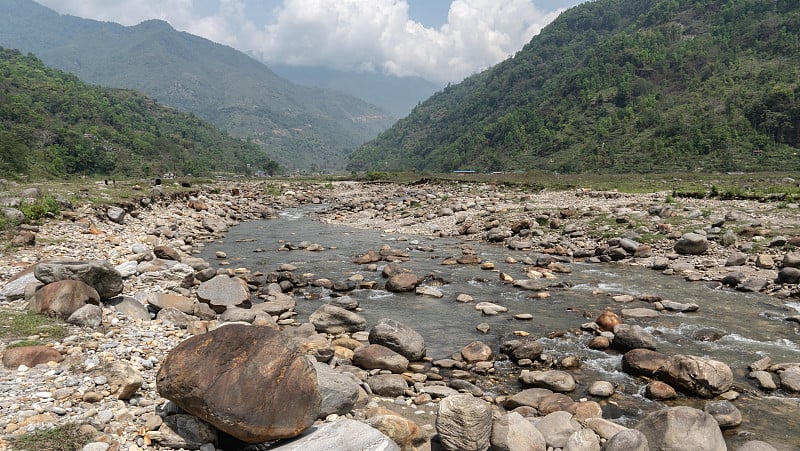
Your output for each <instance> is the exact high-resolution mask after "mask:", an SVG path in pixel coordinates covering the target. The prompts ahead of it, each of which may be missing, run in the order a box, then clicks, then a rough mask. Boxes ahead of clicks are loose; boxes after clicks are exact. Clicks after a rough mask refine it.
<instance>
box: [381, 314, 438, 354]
mask: <svg viewBox="0 0 800 451" xmlns="http://www.w3.org/2000/svg"><path fill="white" fill-rule="evenodd" d="M369 342H370V343H373V344H379V345H382V346H386V347H387V348H389V349H391V350H392V351H395V352H397V353H398V354H401V355H402V356H403V357H405V358H407V359H408V360H410V361H412V362H413V361H417V360H421V359H422V358H423V357H425V339H424V338H423V337H422V335H420V334H419V333H418V332H417V331H415V330H414V329H412V328H410V327H408V326H406V325H405V324H403V323H401V322H400V321H397V320H394V319H390V318H382V319H380V320H379V321H378V322H377V323H376V324H375V326H374V327H373V328H372V329H371V330H370V331H369Z"/></svg>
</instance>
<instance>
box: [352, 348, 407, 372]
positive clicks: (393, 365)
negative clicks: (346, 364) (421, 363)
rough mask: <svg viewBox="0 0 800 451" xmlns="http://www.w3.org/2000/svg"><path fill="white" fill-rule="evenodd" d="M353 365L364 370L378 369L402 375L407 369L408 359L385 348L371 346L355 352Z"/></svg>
mask: <svg viewBox="0 0 800 451" xmlns="http://www.w3.org/2000/svg"><path fill="white" fill-rule="evenodd" d="M353 364H354V365H356V366H359V367H361V368H363V369H365V370H375V369H379V370H388V371H391V372H392V373H402V372H403V371H405V370H406V369H407V368H408V359H407V358H405V357H403V356H402V355H400V354H398V353H396V352H394V351H392V350H391V349H389V348H387V347H386V346H381V345H378V344H371V345H369V346H363V347H361V348H358V349H356V350H355V352H354V353H353Z"/></svg>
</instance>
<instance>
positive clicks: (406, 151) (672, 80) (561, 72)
mask: <svg viewBox="0 0 800 451" xmlns="http://www.w3.org/2000/svg"><path fill="white" fill-rule="evenodd" d="M798 36H800V2H797V1H789V0H777V1H760V0H693V1H689V0H595V1H591V2H587V3H584V4H581V5H579V6H576V7H574V8H571V9H569V10H567V11H565V12H564V13H562V14H561V15H560V16H559V17H558V18H557V19H556V20H555V21H554V22H552V23H551V24H550V25H548V26H547V27H545V28H544V29H543V30H542V32H541V33H540V34H539V35H537V36H535V37H534V38H533V39H532V40H531V41H530V42H529V43H528V44H527V45H526V46H525V47H524V48H523V49H522V50H521V51H519V52H518V53H517V54H516V55H515V56H514V57H513V58H510V59H508V60H506V61H504V62H502V63H500V64H498V65H497V66H495V67H493V68H491V69H489V70H486V71H484V72H483V73H480V74H477V75H475V76H472V77H469V78H467V79H466V80H464V81H463V82H462V83H459V84H457V85H453V86H449V87H447V88H445V89H444V90H443V91H442V92H440V93H437V94H434V95H433V96H432V97H431V98H430V99H428V100H427V101H425V102H424V103H422V104H421V105H420V106H418V107H417V108H415V109H414V111H413V112H412V113H411V114H410V115H409V116H407V117H406V118H404V119H401V120H400V121H398V122H397V123H396V124H395V125H394V126H392V128H390V129H389V130H387V131H386V132H384V133H382V134H381V135H380V136H379V137H378V138H377V139H375V140H374V141H372V142H370V143H367V144H365V145H364V146H363V147H361V148H360V149H359V150H358V151H356V152H355V153H354V154H353V156H352V157H351V163H350V165H349V168H350V169H354V170H361V169H381V170H384V169H409V168H416V169H420V170H434V171H450V170H455V169H473V170H479V171H495V170H520V169H545V170H555V171H562V172H567V171H598V172H625V171H668V170H772V169H783V170H797V169H800V158H798V157H797V153H798V147H800V81H798V80H799V79H798V77H797V74H798V73H800V39H798Z"/></svg>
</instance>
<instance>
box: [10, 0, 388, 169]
mask: <svg viewBox="0 0 800 451" xmlns="http://www.w3.org/2000/svg"><path fill="white" fill-rule="evenodd" d="M0 23H2V26H0V45H2V46H4V47H8V48H17V49H20V50H22V51H23V52H33V53H34V54H36V55H37V56H38V57H39V58H41V59H42V61H44V62H45V64H47V65H48V66H51V67H55V68H58V69H61V70H64V71H67V72H70V73H74V74H75V75H77V76H78V77H80V78H81V80H84V81H86V82H87V83H92V84H98V85H103V86H110V87H116V88H128V89H135V90H138V91H142V92H144V93H146V94H147V95H149V96H150V97H152V98H154V99H156V100H157V101H158V102H159V103H162V104H165V105H170V106H173V107H175V108H179V109H182V110H184V111H190V112H192V113H194V114H196V115H197V116H199V117H201V118H203V119H206V120H208V121H210V122H212V123H213V124H215V125H217V126H218V127H220V128H222V129H223V130H225V131H228V132H229V133H231V134H232V135H233V136H237V137H241V138H247V139H250V140H252V141H253V142H254V143H256V144H259V145H260V146H261V147H262V148H263V149H264V150H265V151H266V152H267V154H268V155H269V156H270V157H272V158H274V159H276V160H277V161H278V162H279V163H280V164H281V165H282V166H285V167H288V168H305V169H309V168H311V169H337V168H338V169H341V168H343V167H344V166H345V164H346V163H347V157H348V156H349V154H350V153H351V152H352V151H353V150H354V149H356V148H357V147H358V146H359V145H361V144H363V143H364V142H366V141H368V140H370V139H373V138H374V137H375V136H377V135H378V133H380V132H381V131H383V130H385V129H386V128H388V127H389V125H391V123H392V122H393V120H394V119H393V118H392V117H390V116H389V115H388V114H387V113H385V112H383V111H381V110H380V109H379V108H377V107H375V106H373V105H369V104H367V103H365V102H364V101H362V100H359V99H356V98H355V97H352V96H348V95H345V94H342V93H338V92H335V91H330V90H323V89H316V88H308V87H303V86H298V85H295V84H292V83H291V82H289V81H288V80H285V79H283V78H281V77H278V76H277V75H275V74H274V73H273V72H272V71H270V70H269V68H267V67H266V66H265V65H263V64H261V63H259V62H258V61H256V60H255V59H253V58H251V57H249V56H247V55H245V54H243V53H241V52H239V51H237V50H235V49H233V48H231V47H227V46H224V45H220V44H216V43H214V42H211V41H208V40H206V39H203V38H200V37H198V36H194V35H191V34H188V33H183V32H178V31H176V30H175V29H173V28H172V27H171V26H170V25H169V24H167V23H166V22H162V21H158V20H150V21H146V22H143V23H141V24H139V25H136V26H133V27H124V26H122V25H119V24H115V23H108V22H98V21H94V20H88V19H81V18H78V17H73V16H67V15H60V14H58V13H56V12H55V11H52V10H50V9H48V8H45V7H43V6H41V5H39V4H37V3H34V2H33V1H31V0H0Z"/></svg>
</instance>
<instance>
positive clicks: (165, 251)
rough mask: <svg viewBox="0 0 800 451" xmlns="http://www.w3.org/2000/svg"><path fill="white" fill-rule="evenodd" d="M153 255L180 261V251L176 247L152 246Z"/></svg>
mask: <svg viewBox="0 0 800 451" xmlns="http://www.w3.org/2000/svg"><path fill="white" fill-rule="evenodd" d="M153 255H155V256H156V257H157V258H161V259H163V260H175V261H178V262H179V261H181V253H180V252H178V250H177V249H175V248H172V247H169V246H165V245H161V246H156V247H154V248H153Z"/></svg>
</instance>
